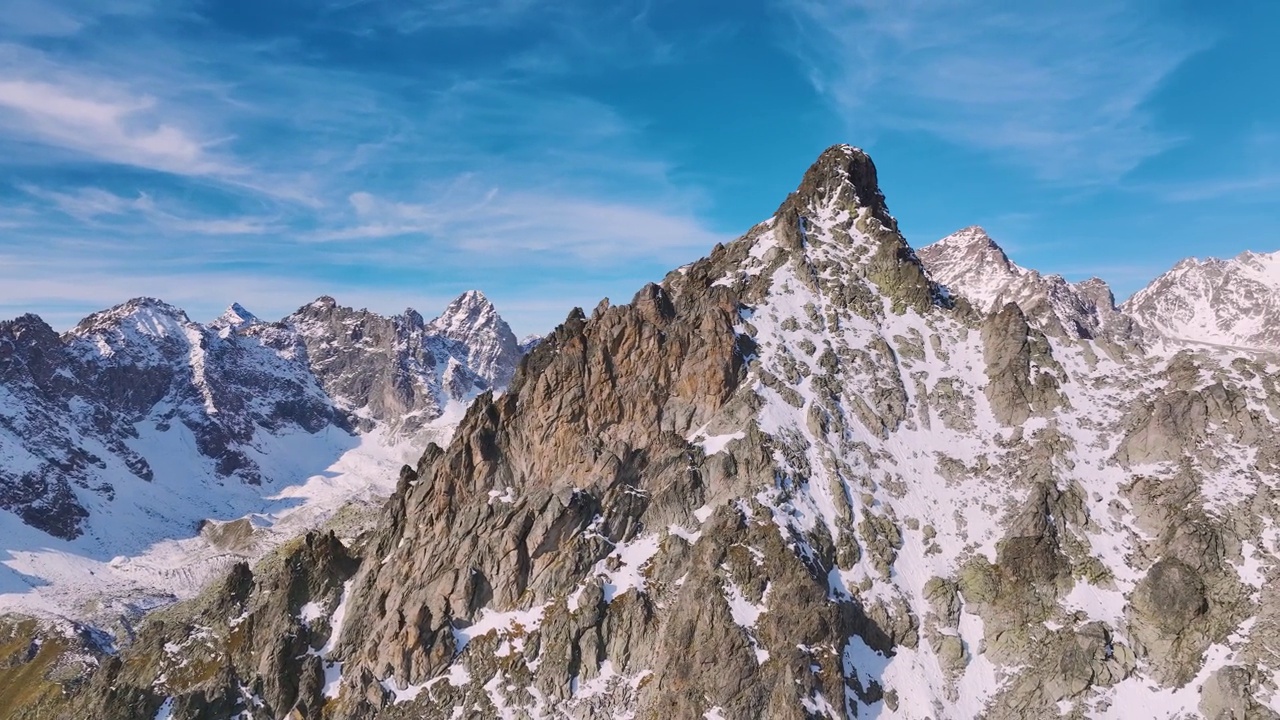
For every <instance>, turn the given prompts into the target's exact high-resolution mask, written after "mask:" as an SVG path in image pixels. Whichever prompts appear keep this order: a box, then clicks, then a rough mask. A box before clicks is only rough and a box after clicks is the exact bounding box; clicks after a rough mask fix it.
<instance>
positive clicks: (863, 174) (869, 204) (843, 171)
mask: <svg viewBox="0 0 1280 720" xmlns="http://www.w3.org/2000/svg"><path fill="white" fill-rule="evenodd" d="M791 201H797V202H798V204H799V207H797V208H796V209H797V210H798V211H799V214H800V215H801V216H805V215H807V214H811V213H813V212H814V211H816V210H817V209H818V208H821V207H826V206H829V205H830V204H831V203H833V202H836V201H839V202H840V203H841V204H844V205H846V206H847V207H861V208H866V209H867V210H869V211H870V213H871V215H872V217H875V218H876V219H877V220H879V221H880V222H881V224H883V225H884V226H885V227H886V228H888V229H890V230H895V231H896V230H897V229H898V222H897V220H895V219H894V218H893V216H892V215H890V214H889V208H888V205H886V204H885V199H884V193H883V192H881V191H880V184H879V180H878V178H877V176H876V165H875V163H874V162H872V161H871V156H870V155H868V154H866V153H865V152H863V151H862V150H861V149H860V148H856V147H853V146H852V145H843V144H841V145H832V146H831V147H829V148H827V149H826V150H823V151H822V154H821V155H819V156H818V159H817V160H815V161H814V163H813V165H811V166H809V169H808V170H807V171H806V172H805V174H804V178H803V179H802V180H801V181H800V187H799V188H797V190H796V192H795V194H794V195H793V196H792V197H791V198H789V199H788V202H791Z"/></svg>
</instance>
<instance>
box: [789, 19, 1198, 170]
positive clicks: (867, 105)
mask: <svg viewBox="0 0 1280 720" xmlns="http://www.w3.org/2000/svg"><path fill="white" fill-rule="evenodd" d="M781 2H782V3H783V6H784V7H785V8H786V10H787V11H788V12H789V13H791V15H792V16H793V17H794V18H795V20H796V26H797V28H798V29H799V33H798V36H797V38H796V39H795V49H796V52H797V54H798V55H799V56H800V57H801V58H802V59H803V60H804V62H805V63H806V64H807V66H808V68H809V70H810V76H811V79H812V81H813V83H814V86H815V87H816V88H817V89H818V90H819V92H821V93H822V94H823V95H825V96H826V97H827V98H828V99H829V100H830V101H831V102H832V103H833V104H834V105H835V106H836V107H837V108H838V109H839V111H840V112H841V113H842V114H843V115H844V116H845V118H846V119H847V120H848V122H849V123H850V124H851V125H852V126H854V127H855V128H856V129H858V130H862V131H866V132H874V131H884V130H896V131H902V130H909V131H922V132H926V133H929V134H931V135H934V136H936V137H939V138H942V139H944V140H947V141H949V142H952V143H955V144H957V145H960V146H964V147H970V148H977V149H979V150H982V151H986V152H990V153H992V154H994V155H996V156H998V157H999V158H1002V159H1004V160H1006V161H1008V162H1009V163H1012V164H1018V165H1023V166H1027V167H1030V168H1031V169H1032V170H1033V171H1034V172H1035V173H1036V174H1037V175H1038V176H1039V177H1041V178H1044V179H1049V180H1054V181H1063V182H1067V183H1072V184H1082V185H1088V184H1097V183H1110V182H1114V181H1116V180H1117V179H1119V178H1120V177H1122V176H1124V175H1125V174H1126V173H1128V172H1129V171H1131V170H1132V169H1134V168H1135V167H1137V166H1138V165H1139V164H1141V163H1142V162H1143V161H1144V160H1146V159H1147V158H1150V157H1152V156H1154V155H1157V154H1159V153H1161V152H1163V151H1165V150H1168V149H1169V148H1171V147H1174V146H1175V145H1176V144H1177V143H1178V142H1179V138H1177V137H1175V136H1173V135H1171V134H1169V133H1167V132H1164V131H1162V130H1161V129H1160V128H1159V127H1157V126H1156V124H1155V123H1154V121H1153V118H1152V116H1151V114H1150V113H1149V112H1148V111H1147V110H1146V105H1147V103H1148V102H1149V101H1150V100H1151V98H1152V96H1153V95H1154V94H1155V93H1156V92H1157V91H1158V90H1159V88H1160V86H1161V84H1162V83H1163V82H1164V80H1165V78H1167V77H1168V76H1169V75H1170V73H1172V72H1174V71H1175V70H1176V69H1177V68H1178V67H1179V66H1180V65H1181V64H1182V63H1183V62H1184V61H1185V60H1186V59H1187V58H1188V57H1190V56H1191V55H1193V54H1194V53H1196V52H1197V51H1199V50H1201V49H1203V47H1205V42H1206V40H1205V38H1204V37H1203V36H1202V35H1200V36H1197V35H1195V34H1193V33H1192V32H1191V31H1190V30H1188V29H1185V28H1179V27H1175V26H1172V25H1170V24H1169V23H1168V22H1166V21H1165V20H1164V19H1163V18H1162V17H1161V16H1160V14H1159V13H1158V12H1157V11H1158V10H1159V6H1160V2H1159V1H1158V0H1150V1H1148V0H1125V1H1124V2H1111V1H1110V0H1107V1H1105V2H1104V1H1102V0H1083V1H1082V2H1077V3H1069V4H1064V3H1033V4H1027V3H1020V2H1019V3H1012V2H997V3H990V2H982V1H979V0H854V1H852V2H847V1H841V2H835V1H834V0H830V1H829V0H781Z"/></svg>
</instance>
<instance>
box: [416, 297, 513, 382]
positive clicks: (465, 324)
mask: <svg viewBox="0 0 1280 720" xmlns="http://www.w3.org/2000/svg"><path fill="white" fill-rule="evenodd" d="M426 329H427V332H429V333H432V334H434V335H438V336H440V337H443V338H446V339H449V340H453V341H455V342H459V343H462V344H464V345H466V346H467V348H468V364H469V365H470V366H471V367H473V368H475V370H476V371H477V373H478V374H479V375H480V376H481V377H483V378H485V380H486V381H488V382H489V383H490V384H491V385H492V386H494V387H502V386H505V385H506V384H507V383H509V382H510V381H511V376H512V375H513V374H514V373H515V368H516V366H517V365H518V364H519V362H520V355H521V353H520V344H519V342H518V341H517V340H516V336H515V333H513V332H511V326H509V325H507V322H506V321H505V320H503V319H502V317H501V316H500V315H498V310H497V308H495V307H494V306H493V303H491V302H489V298H487V297H485V296H484V293H482V292H480V291H479V290H468V291H467V292H464V293H462V294H461V295H459V296H458V297H457V298H455V299H454V301H453V302H451V303H449V305H448V306H447V307H445V309H444V312H442V313H440V317H438V318H436V319H435V320H432V321H431V322H430V323H428V324H427V327H426Z"/></svg>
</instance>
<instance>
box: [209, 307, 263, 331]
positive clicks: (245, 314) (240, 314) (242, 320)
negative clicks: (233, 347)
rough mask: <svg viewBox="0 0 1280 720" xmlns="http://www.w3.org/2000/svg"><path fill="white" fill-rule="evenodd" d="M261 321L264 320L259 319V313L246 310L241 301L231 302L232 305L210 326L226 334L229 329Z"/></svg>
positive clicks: (232, 329) (233, 329)
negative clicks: (255, 313)
mask: <svg viewBox="0 0 1280 720" xmlns="http://www.w3.org/2000/svg"><path fill="white" fill-rule="evenodd" d="M260 322H262V321H261V320H259V319H258V316H257V315H254V314H253V313H251V312H249V311H248V310H246V309H245V308H244V306H243V305H241V304H240V303H231V307H228V308H227V309H226V311H225V312H223V313H222V314H221V315H219V316H218V317H217V319H215V320H214V321H213V322H211V323H209V327H210V328H212V329H214V330H216V331H219V332H220V334H222V335H224V336H225V335H227V334H228V331H235V330H239V329H241V328H244V327H247V326H249V325H255V324H257V323H260Z"/></svg>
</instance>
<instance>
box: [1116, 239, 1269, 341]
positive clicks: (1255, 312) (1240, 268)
mask: <svg viewBox="0 0 1280 720" xmlns="http://www.w3.org/2000/svg"><path fill="white" fill-rule="evenodd" d="M1277 297H1280V252H1274V253H1257V252H1252V251H1245V252H1243V253H1241V254H1239V255H1237V256H1236V257H1234V258H1232V259H1231V260H1221V259H1218V258H1205V259H1204V260H1199V259H1197V258H1187V259H1185V260H1182V261H1180V262H1178V263H1177V264H1176V265H1174V266H1173V268H1171V269H1170V270H1169V271H1168V272H1166V273H1165V274H1163V275H1161V276H1160V277H1158V278H1156V279H1155V280H1154V281H1152V282H1151V284H1150V285H1148V286H1146V287H1145V288H1143V289H1142V290H1139V291H1138V292H1137V293H1135V294H1134V296H1133V297H1131V298H1129V299H1128V300H1126V301H1125V303H1124V305H1123V308H1124V309H1125V311H1126V312H1128V313H1129V314H1131V315H1132V316H1133V317H1134V319H1136V320H1137V321H1138V323H1139V324H1140V325H1142V326H1143V327H1146V328H1149V329H1152V330H1155V331H1156V332H1158V333H1159V334H1161V335H1164V336H1166V337H1169V338H1174V339H1176V340H1185V341H1190V342H1196V343H1208V344H1213V345H1226V346H1230V347H1241V348H1252V349H1258V350H1268V351H1272V352H1275V351H1276V350H1278V349H1280V331H1278V330H1277V329H1276V328H1275V327H1274V323H1272V322H1271V321H1270V319H1271V318H1275V317H1278V316H1280V300H1278V299H1277Z"/></svg>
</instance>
